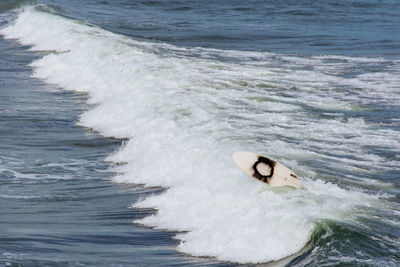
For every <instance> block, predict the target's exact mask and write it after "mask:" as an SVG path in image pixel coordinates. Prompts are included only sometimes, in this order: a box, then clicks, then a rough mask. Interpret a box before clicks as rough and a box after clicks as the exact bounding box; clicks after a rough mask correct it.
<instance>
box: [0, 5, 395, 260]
mask: <svg viewBox="0 0 400 267" xmlns="http://www.w3.org/2000/svg"><path fill="white" fill-rule="evenodd" d="M1 34H2V35H4V36H5V37H6V38H9V39H17V40H18V41H19V42H20V43H21V44H24V45H30V46H32V47H31V49H32V50H34V51H45V52H46V55H45V56H43V57H42V58H41V59H39V60H36V61H34V62H33V63H32V64H31V66H32V67H33V68H34V77H36V78H40V79H43V80H45V81H46V82H48V83H51V84H56V85H58V86H60V87H61V88H63V89H65V90H71V91H78V92H86V93H88V95H89V100H88V104H89V105H90V107H91V109H90V110H88V111H87V112H85V113H83V114H82V115H81V117H80V121H79V125H81V126H84V127H88V128H91V129H94V130H96V131H98V132H100V133H101V134H103V135H104V136H113V137H117V138H126V139H127V141H126V143H125V145H124V146H123V147H121V148H120V149H119V150H118V151H116V152H115V153H113V154H112V155H110V156H109V157H108V160H109V161H112V162H115V163H116V164H115V171H116V172H117V173H118V175H117V176H115V177H113V178H112V181H113V182H116V183H135V184H142V185H144V186H148V187H151V186H157V187H165V188H167V189H166V190H165V191H164V192H163V193H161V194H158V195H152V196H150V197H147V198H145V199H142V200H141V201H140V202H137V203H134V204H133V207H134V208H138V209H140V208H155V209H157V210H158V212H157V213H156V214H155V215H152V216H148V217H145V218H143V219H140V220H137V221H135V223H138V224H143V225H146V226H150V227H155V228H157V229H168V230H173V231H178V232H179V234H177V235H176V238H177V239H178V240H180V244H179V245H178V247H177V249H178V251H180V252H183V253H188V254H191V255H194V256H209V257H215V258H217V259H218V260H224V261H232V262H239V263H260V262H268V261H276V260H279V259H283V258H285V257H288V256H290V255H293V254H294V255H299V254H296V253H301V250H302V249H303V248H305V249H307V246H308V245H309V244H311V243H312V242H313V241H312V238H313V236H314V235H315V234H316V231H317V230H318V227H319V225H323V227H324V228H325V231H326V234H325V236H324V238H326V236H329V235H331V234H332V233H331V232H330V231H329V224H328V222H339V223H343V224H350V225H356V226H357V227H361V228H362V227H364V226H363V224H362V223H360V220H361V219H360V218H371V217H373V216H374V214H378V213H379V212H383V211H384V212H387V213H391V210H392V209H393V208H394V206H393V205H394V204H393V203H392V202H390V201H389V199H390V198H391V197H392V195H393V193H394V191H393V190H394V189H393V188H394V186H395V185H394V183H395V182H394V181H393V180H391V179H389V178H388V179H387V180H385V179H379V175H380V174H384V173H388V174H390V173H391V172H393V170H396V171H398V170H399V167H398V156H396V155H394V154H395V153H396V151H399V150H400V141H399V139H398V136H399V135H398V134H399V127H398V126H397V127H393V124H394V123H397V125H398V123H399V121H398V119H394V118H392V117H388V118H381V117H379V116H374V114H375V115H378V114H379V113H376V112H377V111H379V110H380V109H385V108H387V109H389V108H393V109H396V107H397V111H398V106H400V95H399V94H398V91H397V89H396V88H399V86H400V79H399V77H400V75H399V72H400V69H399V64H398V62H397V61H394V60H388V59H384V58H351V57H341V56H310V57H299V56H289V55H279V54H273V53H258V52H239V51H224V50H213V49H202V48H181V47H176V46H171V45H167V44H161V43H151V42H139V41H135V40H132V39H130V38H128V37H125V36H123V35H117V34H114V33H111V32H109V31H106V30H103V29H101V28H98V27H96V26H93V25H89V24H86V23H83V22H81V21H76V20H71V19H67V18H64V17H61V16H59V15H56V14H52V13H51V12H49V11H45V10H44V9H43V8H41V7H26V8H24V9H23V10H21V12H20V14H19V15H18V17H17V19H16V21H15V23H13V24H12V25H8V26H7V27H6V28H3V29H2V30H1ZM376 66H379V67H380V69H383V71H380V72H374V71H373V70H374V68H375V67H376ZM235 151H255V152H259V153H262V154H265V155H267V156H270V157H272V158H275V159H277V160H279V161H280V162H282V163H283V164H285V165H287V166H288V167H289V168H291V169H293V170H294V171H295V172H296V173H297V174H298V175H299V176H301V178H302V180H303V181H304V185H305V187H306V190H287V189H274V190H272V189H270V188H268V186H266V185H264V184H262V183H260V182H258V181H256V180H255V179H249V178H248V177H247V176H245V175H244V174H242V173H241V171H240V170H239V169H238V168H237V167H236V166H235V165H234V163H233V162H232V160H231V154H232V153H233V152H235ZM387 155H392V156H387ZM121 163H124V164H121ZM378 192H380V193H378ZM391 214H392V215H393V216H395V214H393V212H392V213H391ZM397 216H398V215H397ZM392 218H394V219H393V220H390V219H388V221H387V223H388V225H393V224H394V223H395V221H396V220H395V218H397V217H392ZM321 238H322V237H321ZM310 242H311V243H310ZM311 245H312V244H311ZM310 253H313V252H310ZM360 253H361V254H362V253H364V252H362V251H361V252H360ZM365 253H366V252H365ZM359 258H360V259H361V262H362V259H363V258H368V255H367V254H362V255H360V256H359ZM366 262H367V259H366Z"/></svg>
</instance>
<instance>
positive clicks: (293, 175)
mask: <svg viewBox="0 0 400 267" xmlns="http://www.w3.org/2000/svg"><path fill="white" fill-rule="evenodd" d="M290 176H292V177H293V178H297V179H299V177H298V176H297V175H296V174H293V173H291V174H290Z"/></svg>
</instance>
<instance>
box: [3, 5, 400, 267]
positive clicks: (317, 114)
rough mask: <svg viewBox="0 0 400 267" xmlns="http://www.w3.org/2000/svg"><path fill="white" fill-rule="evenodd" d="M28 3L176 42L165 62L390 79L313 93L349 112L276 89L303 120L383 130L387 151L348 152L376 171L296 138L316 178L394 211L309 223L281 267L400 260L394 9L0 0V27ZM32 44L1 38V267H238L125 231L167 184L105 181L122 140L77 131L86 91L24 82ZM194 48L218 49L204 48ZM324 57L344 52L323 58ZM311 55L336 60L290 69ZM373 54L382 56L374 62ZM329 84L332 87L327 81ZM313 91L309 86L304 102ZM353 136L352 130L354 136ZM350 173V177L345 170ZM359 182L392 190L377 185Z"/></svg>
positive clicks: (33, 55) (160, 235) (170, 239)
mask: <svg viewBox="0 0 400 267" xmlns="http://www.w3.org/2000/svg"><path fill="white" fill-rule="evenodd" d="M23 5H39V7H38V9H39V10H41V11H45V12H49V13H52V14H57V15H58V16H61V17H63V18H66V19H68V20H77V21H80V22H82V23H83V22H84V23H87V24H89V25H96V26H99V27H101V28H103V29H105V30H108V31H111V32H114V33H119V34H122V35H124V36H128V37H129V38H132V39H133V40H139V41H147V42H152V43H157V44H159V43H161V44H163V43H167V44H170V45H174V46H176V47H180V48H182V49H181V50H179V49H177V50H179V51H178V52H177V51H174V48H170V49H169V48H160V49H159V50H157V51H156V52H155V53H156V54H157V53H159V54H162V53H164V52H165V55H167V56H170V55H174V56H176V57H181V56H182V55H183V56H187V57H193V58H202V59H203V58H213V59H216V60H221V62H223V63H226V62H228V63H230V62H238V61H239V62H240V60H242V59H238V58H237V57H235V56H231V54H230V53H231V51H235V53H236V52H238V51H251V52H267V53H273V55H272V56H271V58H272V60H271V61H273V62H274V63H271V65H268V66H266V67H271V66H272V68H278V67H282V66H284V67H282V68H285V67H286V71H287V72H288V73H290V72H292V71H293V70H313V71H314V70H315V69H317V68H318V67H319V68H323V70H322V71H321V73H324V74H327V75H328V74H332V73H333V75H335V77H336V78H338V80H339V79H342V78H343V79H351V78H353V77H354V78H355V77H358V76H359V75H362V74H375V73H378V74H379V73H385V74H390V75H392V76H390V75H389V76H382V77H379V78H375V76H374V78H370V80H369V82H371V84H373V85H376V84H378V85H379V86H380V85H381V84H384V81H385V79H388V82H389V81H394V82H393V84H391V85H390V86H387V87H388V88H389V89H387V91H390V94H389V93H387V92H386V91H385V90H383V93H382V92H381V91H378V89H377V92H375V91H374V92H373V93H371V94H370V95H369V94H368V95H364V94H363V93H359V95H357V94H358V92H359V91H358V89H359V88H362V85H361V86H360V85H359V84H355V85H341V86H336V85H332V88H333V89H332V90H331V91H329V90H330V89H331V88H329V89H326V87H324V86H326V85H325V84H323V85H322V86H321V87H322V89H321V88H320V89H321V91H318V92H314V94H315V95H320V96H322V97H321V98H323V97H326V98H327V97H329V96H332V98H334V99H335V100H338V99H339V100H343V99H346V100H347V99H352V101H351V104H352V105H353V106H352V109H351V110H349V111H342V110H340V108H337V110H335V109H334V108H333V107H332V108H327V109H322V108H319V107H318V106H317V105H316V106H313V101H314V100H313V99H311V98H310V99H311V100H309V102H311V104H309V106H306V105H304V104H302V102H301V100H293V101H292V99H295V98H296V97H297V95H296V94H298V95H301V94H302V93H303V91H302V89H303V87H304V84H301V83H300V82H299V83H295V82H293V84H289V85H288V88H291V89H292V88H294V89H295V90H293V91H289V90H286V89H287V88H285V86H286V85H284V86H283V89H285V90H277V92H278V93H277V96H279V97H282V98H284V99H285V101H282V102H284V103H285V104H287V103H289V104H291V103H296V105H299V106H300V107H301V108H302V109H303V111H304V110H305V112H307V116H308V117H310V120H313V119H315V121H317V122H319V121H323V120H325V119H327V118H333V117H335V116H338V115H337V114H338V113H340V116H338V119H337V121H339V122H341V123H342V122H348V121H351V120H353V119H355V120H357V119H359V120H362V121H363V122H366V123H369V124H371V125H373V127H372V126H371V128H368V133H367V134H366V135H370V132H372V131H373V130H376V131H382V132H383V133H387V132H389V133H388V134H387V136H386V135H385V136H384V137H383V139H384V138H386V137H388V138H387V139H385V140H389V141H388V142H391V143H390V145H389V146H385V145H380V143H377V144H374V143H370V144H365V143H363V142H364V141H363V139H362V138H361V137H360V141H359V142H360V143H357V141H355V144H353V143H351V144H350V146H352V147H351V148H353V146H354V147H355V148H359V147H362V151H363V152H364V153H365V155H364V156H365V157H367V158H368V157H369V156H370V155H373V156H376V157H381V158H382V159H383V160H382V161H379V160H380V159H379V160H377V161H379V164H381V165H383V166H384V167H382V169H379V167H378V170H377V171H376V172H375V170H374V169H373V168H369V167H370V166H365V165H367V164H369V163H370V162H374V159H375V158H374V157H372V159H371V160H370V161H365V162H364V161H363V160H362V159H360V158H362V157H363V155H361V156H360V157H358V156H357V155H352V154H351V152H352V151H353V150H352V149H349V151H350V152H348V151H347V150H345V149H344V152H343V153H342V154H340V153H338V154H335V153H336V152H337V151H332V150H330V151H329V152H326V153H325V151H322V152H320V150H324V149H325V147H323V145H324V144H326V145H327V147H328V148H329V146H330V145H331V146H332V147H334V145H335V144H336V143H335V142H337V140H328V139H329V137H330V136H323V137H321V139H318V138H319V137H315V136H312V137H310V136H308V135H305V137H304V138H303V140H305V142H309V143H308V145H307V149H306V150H307V151H308V152H309V151H311V152H313V153H316V154H318V153H320V154H321V157H320V158H318V156H316V157H315V160H314V158H313V160H310V159H299V160H298V161H299V162H300V163H301V164H304V165H308V166H311V168H314V169H313V170H316V169H317V170H318V169H321V170H320V171H317V173H316V174H315V177H317V178H319V179H322V180H325V181H329V182H333V183H335V184H339V185H340V186H341V187H343V188H346V189H349V188H353V186H354V184H356V187H357V189H359V190H360V191H362V192H365V193H366V194H371V195H374V194H379V193H382V194H387V195H389V196H388V197H386V201H387V203H389V204H387V205H386V207H387V206H389V207H390V208H391V211H392V212H387V211H386V210H383V209H382V210H381V209H379V208H376V207H373V208H371V211H368V212H366V214H369V215H370V216H361V218H359V219H358V221H357V222H358V223H357V224H353V223H349V221H346V220H342V221H341V220H320V221H317V222H316V227H315V230H314V231H313V234H312V235H311V238H310V240H309V241H308V243H307V244H306V245H305V247H304V248H303V249H302V250H300V251H299V252H297V253H296V254H294V255H293V256H292V257H291V258H287V259H283V260H282V261H278V262H277V263H276V264H277V265H289V266H330V265H348V266H354V265H360V266H361V265H362V266H368V265H371V266H396V265H399V264H400V252H399V249H400V245H399V240H400V228H399V225H398V219H399V218H400V217H399V215H400V210H398V209H399V207H400V205H399V202H400V197H399V196H400V195H399V192H400V191H399V178H400V169H399V157H398V151H397V141H398V140H399V135H397V134H398V133H399V131H400V124H399V120H398V117H399V115H400V109H399V103H400V102H399V88H398V87H397V88H396V86H397V85H398V83H396V82H397V80H396V78H393V77H396V75H397V74H398V72H397V71H398V61H397V60H398V59H399V55H400V27H399V25H400V4H399V3H398V1H389V0H383V1H378V0H359V1H328V0H327V1H322V0H321V1H311V0H310V1H306V0H302V1H258V0H257V1H256V0H254V1H225V0H222V1H193V0H190V1H172V0H171V1H162V0H160V1H145V0H143V1H128V0H125V1H124V0H115V1H111V0H109V1H107V0H106V1H104V0H86V1H79V0H71V1H66V0H54V1H50V0H40V1H3V2H2V3H0V12H1V13H0V15H1V16H2V17H1V18H0V27H5V26H7V25H9V24H10V23H12V22H13V21H14V20H15V18H16V17H17V15H18V12H20V11H18V10H17V8H18V7H20V6H23ZM29 48H30V47H29V46H22V45H21V44H20V43H18V42H17V40H8V39H7V40H6V39H4V38H0V60H1V61H0V266H175V265H181V266H186V265H198V266H203V265H217V266H228V265H238V264H236V263H230V262H224V261H218V260H217V259H215V258H212V257H194V256H190V255H189V254H184V253H180V252H177V250H176V247H177V246H178V244H179V240H176V239H174V236H175V235H176V234H177V233H176V232H172V231H171V232H170V231H163V230H157V229H152V228H149V227H147V226H143V225H141V224H137V223H132V222H133V221H134V220H138V219H142V218H144V217H146V216H149V215H151V214H155V212H156V211H155V210H153V209H147V208H145V209H139V208H132V207H131V204H132V203H135V202H137V201H138V200H140V199H144V198H146V197H148V196H150V195H153V194H160V193H161V192H163V190H162V189H160V188H158V187H157V188H154V187H150V188H145V187H143V186H142V185H135V184H126V183H120V184H118V183H113V182H112V181H111V178H112V177H114V176H115V175H116V173H115V172H114V170H115V169H114V168H112V167H114V164H115V163H111V162H108V161H106V158H107V157H108V156H109V155H110V154H112V153H115V151H117V150H118V149H119V148H120V147H121V146H122V145H123V144H124V142H125V141H127V139H117V138H112V137H104V136H102V135H101V134H100V133H99V132H96V131H94V130H92V129H90V128H84V127H82V126H78V125H77V122H78V121H79V116H80V115H81V114H82V113H83V112H85V111H87V110H89V109H92V108H94V107H95V106H96V105H93V104H87V100H88V95H87V94H84V93H78V92H69V91H64V90H63V89H62V88H60V87H59V86H57V85H56V84H51V83H45V81H43V80H41V79H37V78H33V77H31V76H32V74H33V67H31V66H30V65H29V64H30V63H31V62H32V61H34V60H37V59H39V58H41V57H43V56H45V55H47V54H48V53H49V52H45V51H42V52H40V51H39V52H38V51H36V52H34V51H29ZM192 48H199V49H200V50H199V51H200V52H196V51H195V50H193V51H192V50H190V51H189V52H187V51H186V52H182V50H184V49H192ZM163 49H165V51H164V50H163ZM201 49H209V50H207V51H214V50H213V49H218V51H222V52H215V53H214V54H213V52H209V53H208V54H207V53H204V52H202V51H203V50H201ZM171 51H172V52H171ZM224 51H226V53H223V52H224ZM333 55H338V56H340V57H337V58H334V57H333V58H332V57H331V56H333ZM285 56H288V57H289V56H295V57H296V60H297V61H296V62H295V63H293V62H294V61H293V62H292V61H290V60H291V59H287V58H285ZM313 56H327V57H331V58H327V59H321V60H320V59H318V64H320V65H315V62H316V61H315V62H314V61H313V62H311V63H304V62H301V61H299V59H307V60H311V59H312V60H314V58H313ZM344 57H361V59H362V60H361V61H360V62H361V63H357V65H351V64H350V63H349V64H348V65H346V64H347V63H348V62H350V61H351V60H349V59H346V58H344ZM365 58H367V59H365ZM368 58H370V59H371V58H372V59H379V60H377V61H374V60H372V61H369V60H368ZM263 60H264V59H260V58H257V56H254V58H252V57H251V56H249V57H248V58H246V59H245V60H244V62H247V61H252V63H254V62H255V63H254V64H257V63H260V62H261V63H262V64H265V63H263V62H262V61H263ZM261 63H260V64H261ZM335 64H338V65H335ZM293 65H295V66H294V67H293ZM354 66H355V67H354ZM244 72H245V71H244ZM227 75H228V74H227ZM388 77H389V78H388ZM210 79H211V78H210ZM243 79H244V81H243V80H241V81H240V82H241V83H238V85H235V86H237V88H239V89H241V90H244V89H243V88H245V89H246V90H247V89H248V88H251V89H249V90H250V91H251V90H254V91H257V90H261V89H260V88H261V86H258V85H257V86H258V87H257V86H255V87H252V86H251V83H252V80H250V79H248V80H246V78H243ZM206 82H208V81H205V83H206ZM379 82H381V83H379ZM330 83H332V84H333V83H334V82H331V81H329V82H327V84H330ZM243 84H245V85H243ZM248 84H250V85H248ZM378 85H377V87H379V86H378ZM296 87H298V88H299V89H297V88H296ZM305 87H306V86H305ZM382 88H384V89H386V87H385V86H382V87H379V90H380V89H382ZM217 89H218V88H217ZM281 89H282V88H281ZM325 89H326V91H324V90H325ZM296 90H298V91H296ZM327 91H329V92H327ZM385 93H387V94H386V95H385ZM311 95H313V92H312V93H310V94H309V95H308V94H307V95H306V96H305V97H304V98H306V97H310V96H311ZM216 98H217V97H216ZM299 98H300V97H299ZM254 99H256V100H257V101H259V102H262V101H263V99H261V100H260V98H254ZM391 99H392V100H393V101H390V100H391ZM268 101H269V100H268ZM274 101H275V100H274ZM296 101H299V103H297V102H296ZM216 102H217V100H216ZM231 103H232V102H231ZM239 105H240V103H239V104H238V106H239ZM238 110H240V108H238ZM248 110H250V113H251V111H254V110H252V109H251V108H248ZM274 112H275V113H284V112H285V111H284V110H283V109H282V110H278V111H274ZM310 114H311V115H310ZM234 115H236V114H234ZM238 116H239V115H238ZM296 116H297V115H296V114H295V115H293V116H292V119H293V121H295V123H296V122H298V123H299V125H300V126H301V124H302V121H301V120H302V119H303V117H301V115H298V116H299V117H298V118H297V117H296ZM312 116H314V117H312ZM232 120H235V118H234V119H232ZM239 121H240V120H239ZM295 123H294V124H295ZM316 124H318V123H316ZM254 125H255V124H251V123H249V124H248V125H247V124H246V126H248V127H250V130H252V131H254V129H257V127H261V126H257V125H256V126H254ZM252 127H253V128H252ZM360 127H361V126H360ZM374 127H375V128H374ZM260 129H261V128H260ZM361 129H362V130H363V129H364V128H361ZM263 130H264V129H262V130H260V131H263ZM343 131H344V130H343ZM355 131H361V130H359V129H358V128H355ZM392 133H394V134H392ZM337 134H338V135H339V134H341V133H337ZM346 134H347V136H345V135H346ZM346 134H344V136H345V137H344V139H346V138H347V139H351V138H352V136H351V133H348V132H346ZM363 134H364V133H362V134H360V136H364V135H363ZM238 135H240V133H239V134H238ZM260 135H261V134H260ZM322 135H323V134H322ZM333 135H334V134H332V136H333ZM396 135H397V136H396ZM261 136H262V135H261ZM277 136H279V135H278V134H277ZM371 136H372V134H371ZM258 137H259V136H258V135H257V133H255V137H254V139H255V140H257V141H258V140H260V139H261V140H262V138H259V139H257V138H258ZM280 137H281V139H282V140H283V142H286V143H295V144H302V143H301V142H302V140H301V138H300V137H298V139H294V138H293V137H291V136H289V137H288V136H285V135H284V134H283V133H282V134H281V135H280ZM229 138H233V137H231V136H229ZM235 138H238V137H235ZM241 138H243V139H245V138H246V136H241ZM233 139H234V138H233ZM238 140H239V138H238ZM321 140H322V141H321ZM325 141H326V143H324V142H325ZM262 142H263V141H260V142H259V143H262ZM382 142H383V141H382ZM321 147H323V149H321ZM289 155H291V154H290V153H289ZM288 157H289V156H288ZM324 157H326V158H329V157H331V158H335V159H336V157H339V158H340V157H341V158H343V159H344V161H343V162H345V163H344V164H345V165H346V166H345V167H344V168H343V169H340V170H339V171H338V170H337V169H338V168H337V165H333V166H332V165H329V164H330V163H331V162H330V160H327V159H326V158H324ZM331 158H329V159H331ZM345 160H348V161H345ZM348 162H350V163H348ZM121 164H124V163H121ZM351 168H354V169H356V170H355V171H354V172H353V171H352V169H351ZM360 169H361V171H360ZM371 169H372V170H371ZM342 178H344V179H342ZM353 178H354V180H352V179H353ZM362 179H366V180H365V181H367V180H368V181H369V180H373V181H376V184H379V182H382V183H387V184H389V185H387V184H385V185H384V186H377V185H376V184H370V183H367V182H364V180H362ZM349 181H351V182H349ZM360 188H361V189H360ZM349 190H351V189H349ZM183 201H185V199H183ZM361 209H363V208H360V210H361ZM388 221H389V222H388ZM393 222H397V225H396V224H395V223H393ZM268 245H269V244H268ZM272 265H274V263H273V264H272Z"/></svg>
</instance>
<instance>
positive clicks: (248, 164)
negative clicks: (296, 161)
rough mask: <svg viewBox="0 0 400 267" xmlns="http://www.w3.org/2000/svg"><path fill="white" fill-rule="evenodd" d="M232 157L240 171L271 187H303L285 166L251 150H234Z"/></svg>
mask: <svg viewBox="0 0 400 267" xmlns="http://www.w3.org/2000/svg"><path fill="white" fill-rule="evenodd" d="M232 159H233V161H234V162H235V163H236V165H238V167H239V168H240V169H242V171H244V172H245V173H246V174H247V175H249V176H251V177H254V178H256V179H258V180H260V181H262V182H264V183H266V184H268V185H270V186H271V187H279V186H291V187H295V188H303V185H302V183H301V180H300V179H299V177H297V175H296V174H295V173H294V172H293V171H291V170H290V169H289V168H287V167H286V166H284V165H282V164H280V163H278V162H276V161H275V160H272V159H270V158H267V157H264V156H262V155H258V154H255V153H252V152H235V153H233V154H232Z"/></svg>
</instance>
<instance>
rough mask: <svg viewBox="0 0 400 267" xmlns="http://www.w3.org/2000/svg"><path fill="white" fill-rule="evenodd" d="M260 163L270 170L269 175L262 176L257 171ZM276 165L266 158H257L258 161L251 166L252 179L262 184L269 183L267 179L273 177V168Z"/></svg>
mask: <svg viewBox="0 0 400 267" xmlns="http://www.w3.org/2000/svg"><path fill="white" fill-rule="evenodd" d="M260 163H265V164H267V165H268V166H269V167H270V168H271V173H270V174H269V175H262V174H261V173H260V172H259V171H258V170H257V165H258V164H260ZM275 165H276V161H273V160H271V159H269V158H266V157H262V156H259V157H258V160H257V161H256V163H254V165H253V170H254V174H253V177H254V178H256V179H258V180H260V181H262V182H264V183H267V184H268V183H269V178H271V177H272V176H273V175H274V168H275Z"/></svg>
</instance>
